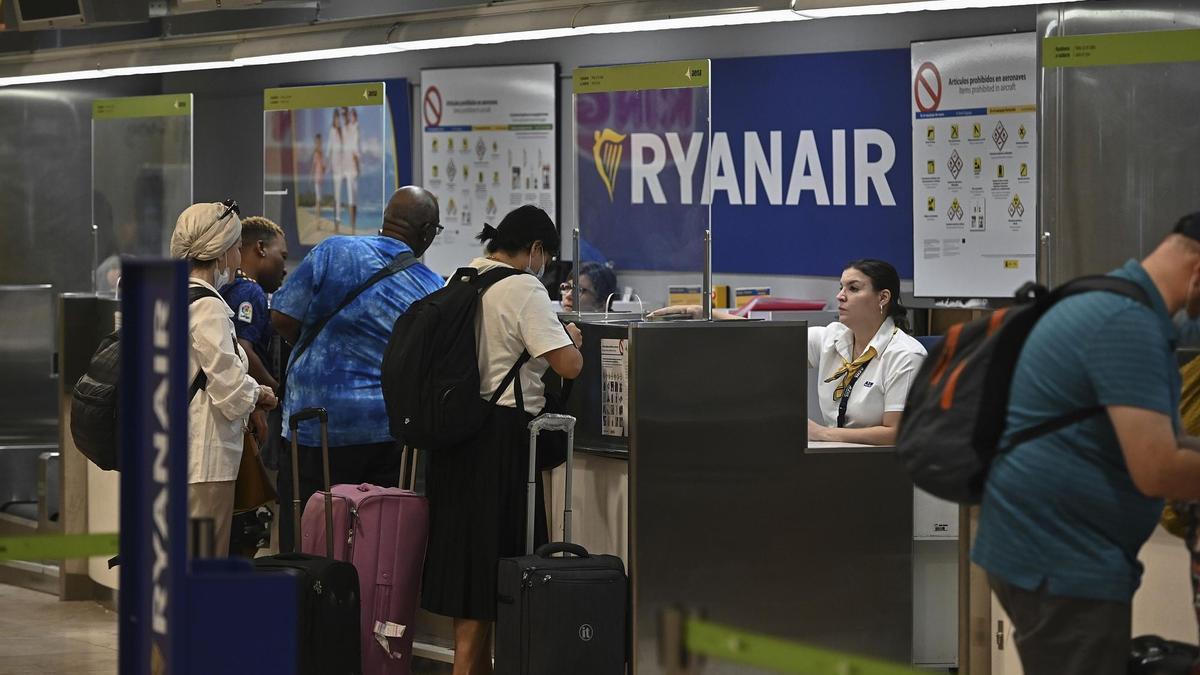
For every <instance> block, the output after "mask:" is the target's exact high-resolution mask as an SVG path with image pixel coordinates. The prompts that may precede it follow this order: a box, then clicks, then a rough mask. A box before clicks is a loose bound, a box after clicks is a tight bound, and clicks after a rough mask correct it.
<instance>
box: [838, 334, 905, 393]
mask: <svg viewBox="0 0 1200 675" xmlns="http://www.w3.org/2000/svg"><path fill="white" fill-rule="evenodd" d="M899 331H900V329H899V328H896V327H895V326H893V327H892V333H891V335H890V336H889V337H895V336H896V333H898V332H899ZM876 337H878V334H876ZM872 342H874V340H872ZM888 342H889V343H890V342H891V341H890V340H889V341H888ZM878 355H879V352H878V351H876V349H875V346H874V345H871V346H869V347H867V350H866V351H865V352H863V353H862V354H861V355H859V357H858V358H856V359H854V360H853V361H847V360H846V357H844V356H842V357H841V358H842V367H841V368H838V369H837V370H835V371H834V372H833V375H830V376H829V377H828V378H827V379H826V380H825V383H826V384H828V383H830V382H833V381H834V380H836V379H838V378H839V377H840V378H842V381H841V382H839V383H838V386H837V387H836V388H835V389H834V390H833V400H835V401H840V400H841V399H842V396H843V395H844V394H845V392H846V387H847V386H848V385H849V384H850V383H851V382H853V381H854V375H855V373H857V372H858V371H860V370H862V369H863V368H866V367H867V364H869V363H870V362H871V359H873V358H875V357H876V356H878ZM839 356H841V355H840V354H839Z"/></svg>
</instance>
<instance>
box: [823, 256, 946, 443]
mask: <svg viewBox="0 0 1200 675" xmlns="http://www.w3.org/2000/svg"><path fill="white" fill-rule="evenodd" d="M837 303H838V320H837V321H836V322H834V323H831V324H829V325H828V326H810V327H809V329H808V365H809V367H810V368H813V369H814V370H816V373H817V392H818V394H817V396H818V400H819V402H820V405H821V419H818V420H809V421H808V439H809V440H810V441H834V442H840V443H863V444H867V445H891V444H892V443H895V442H896V429H897V428H898V427H899V425H900V416H901V414H902V413H903V412H904V400H905V399H906V398H907V397H908V390H909V388H910V387H911V386H912V381H913V378H914V377H915V376H916V374H917V370H918V369H920V367H921V362H922V361H924V360H925V348H924V347H923V346H921V343H920V342H917V340H916V339H915V338H913V337H912V336H910V335H909V334H908V333H905V332H904V328H905V323H906V321H905V312H906V310H905V309H904V307H903V306H902V305H901V304H900V276H899V275H898V274H897V273H896V268H894V267H892V266H891V265H890V264H888V263H886V262H884V261H882V260H874V259H870V258H867V259H863V260H856V261H854V262H852V263H850V264H849V265H847V266H846V269H845V270H844V271H843V272H842V278H841V290H839V291H838V294H837Z"/></svg>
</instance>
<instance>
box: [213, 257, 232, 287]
mask: <svg viewBox="0 0 1200 675" xmlns="http://www.w3.org/2000/svg"><path fill="white" fill-rule="evenodd" d="M220 260H224V261H225V269H223V270H220V271H218V272H217V273H216V275H215V278H214V280H213V288H216V289H217V290H221V287H222V286H225V285H226V284H228V283H229V282H231V281H233V272H232V270H230V269H229V253H228V252H226V253H225V255H223V256H221V257H220Z"/></svg>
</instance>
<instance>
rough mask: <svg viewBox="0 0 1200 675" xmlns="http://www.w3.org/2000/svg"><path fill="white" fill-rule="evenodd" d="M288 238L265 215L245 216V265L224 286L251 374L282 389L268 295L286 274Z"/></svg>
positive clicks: (259, 380) (263, 382) (243, 224)
mask: <svg viewBox="0 0 1200 675" xmlns="http://www.w3.org/2000/svg"><path fill="white" fill-rule="evenodd" d="M287 257H288V252H287V240H286V238H285V237H284V235H283V230H282V229H280V227H279V226H278V225H276V224H275V223H274V222H272V221H271V220H269V219H267V218H263V217H262V216H251V217H249V218H245V219H243V220H242V266H241V268H240V269H239V270H238V271H237V278H235V279H234V280H233V282H232V283H230V284H229V285H227V286H225V287H223V288H222V289H221V296H222V297H224V298H225V302H227V303H229V307H230V308H231V309H233V312H234V322H233V327H234V329H235V331H236V332H237V338H238V342H239V343H240V344H241V346H242V348H243V349H245V350H246V357H247V359H248V360H249V362H250V376H251V377H253V378H254V379H255V380H257V381H258V383H259V384H265V385H267V386H268V387H270V388H271V389H272V390H273V391H276V392H278V391H279V373H278V372H276V368H275V367H274V364H273V363H272V361H273V359H272V354H271V341H272V338H274V337H275V329H274V328H272V327H271V315H270V311H269V308H268V306H267V296H268V295H270V294H272V293H274V292H275V291H277V290H279V287H280V286H281V285H282V284H283V278H284V276H286V275H287V270H286V269H285V265H286V264H287Z"/></svg>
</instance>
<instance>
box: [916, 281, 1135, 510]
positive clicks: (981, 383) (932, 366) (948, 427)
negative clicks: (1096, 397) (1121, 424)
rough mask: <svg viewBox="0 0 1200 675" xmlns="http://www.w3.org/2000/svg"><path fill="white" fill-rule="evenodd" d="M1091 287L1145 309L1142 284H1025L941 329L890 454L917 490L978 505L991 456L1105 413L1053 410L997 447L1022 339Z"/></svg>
mask: <svg viewBox="0 0 1200 675" xmlns="http://www.w3.org/2000/svg"><path fill="white" fill-rule="evenodd" d="M1091 291H1105V292H1108V293H1116V294H1118V295H1123V296H1126V297H1129V298H1132V299H1134V300H1137V301H1138V302H1140V303H1142V304H1144V305H1146V306H1148V307H1151V306H1152V305H1151V302H1150V298H1149V297H1147V295H1146V292H1145V291H1144V290H1143V289H1142V287H1141V286H1139V285H1137V284H1136V283H1134V282H1132V281H1129V280H1126V279H1120V278H1117V277H1111V276H1090V277H1082V278H1079V279H1075V280H1074V281H1070V282H1067V283H1066V284H1063V285H1062V286H1059V287H1058V288H1056V289H1054V290H1053V291H1049V290H1047V289H1046V288H1045V287H1044V286H1039V285H1037V284H1033V283H1028V284H1025V285H1024V286H1022V287H1021V289H1020V290H1018V291H1017V294H1016V304H1014V305H1012V306H1009V307H1006V308H1004V309H1000V310H997V311H995V312H993V313H992V314H991V315H990V316H985V317H982V318H979V319H976V320H974V321H968V322H966V323H960V324H957V325H955V326H952V327H951V328H950V330H949V331H947V332H946V337H945V339H943V340H942V341H941V342H940V343H939V344H938V345H937V346H936V347H934V348H933V350H932V351H930V353H929V356H928V358H926V359H925V362H924V364H922V366H921V369H920V370H919V371H917V375H916V378H915V379H914V381H913V384H912V388H911V389H909V392H908V399H907V400H906V402H905V406H904V416H903V417H902V418H901V420H900V429H899V431H898V432H897V437H896V454H897V455H898V456H899V457H900V459H901V461H903V462H904V465H905V468H906V469H907V470H908V473H909V475H910V476H911V477H912V479H913V482H914V483H915V484H916V485H917V487H919V488H921V489H922V490H925V491H926V492H928V493H930V494H932V495H934V496H935V497H940V498H942V499H946V500H950V501H953V502H958V503H960V504H978V503H979V502H980V500H982V499H983V488H984V482H985V480H986V479H987V472H988V469H989V468H990V467H991V463H992V460H993V459H994V458H995V457H996V456H997V455H999V454H1000V453H1002V452H1006V451H1008V450H1010V449H1012V448H1013V447H1016V446H1017V445H1019V444H1021V443H1025V442H1027V441H1030V440H1033V439H1034V438H1037V437H1039V436H1043V435H1045V434H1049V433H1052V432H1054V431H1057V430H1059V429H1062V428H1064V427H1067V426H1069V425H1072V424H1075V423H1077V422H1080V421H1083V420H1085V419H1087V418H1089V417H1091V416H1093V415H1098V414H1101V413H1103V412H1104V407H1103V406H1094V407H1091V408H1084V409H1082V410H1075V411H1072V412H1069V413H1066V414H1064V415H1060V416H1058V417H1055V418H1052V419H1049V420H1046V421H1044V422H1041V423H1039V424H1035V425H1034V426H1032V427H1030V428H1028V429H1023V430H1021V431H1019V432H1017V433H1016V434H1014V435H1013V436H1012V437H1011V438H1010V439H1009V441H1008V443H1007V444H1005V446H1004V447H1000V440H1001V438H1002V437H1003V436H1004V433H1005V428H1004V427H1005V421H1006V419H1007V417H1008V395H1009V390H1010V388H1011V386H1012V377H1013V373H1015V372H1016V369H1017V359H1018V358H1019V357H1020V356H1021V348H1022V347H1023V346H1024V345H1025V339H1026V338H1027V337H1029V333H1030V332H1031V331H1032V330H1033V327H1034V325H1035V324H1036V323H1037V321H1038V319H1040V318H1041V317H1042V315H1043V314H1045V313H1046V311H1047V310H1049V309H1050V308H1051V307H1053V306H1054V304H1055V303H1057V302H1058V301H1059V300H1062V299H1063V298H1066V297H1069V296H1072V295H1077V294H1079V293H1087V292H1091Z"/></svg>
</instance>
